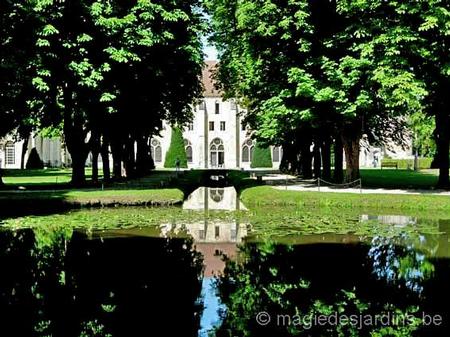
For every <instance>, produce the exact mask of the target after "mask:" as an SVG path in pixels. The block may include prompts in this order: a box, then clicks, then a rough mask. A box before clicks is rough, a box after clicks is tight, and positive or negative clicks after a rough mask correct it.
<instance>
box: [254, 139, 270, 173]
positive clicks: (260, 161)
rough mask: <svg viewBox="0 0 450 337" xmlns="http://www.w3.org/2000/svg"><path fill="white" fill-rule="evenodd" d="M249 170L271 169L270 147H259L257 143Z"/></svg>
mask: <svg viewBox="0 0 450 337" xmlns="http://www.w3.org/2000/svg"><path fill="white" fill-rule="evenodd" d="M250 167H251V168H266V167H268V168H272V154H271V153H270V147H261V146H260V145H259V144H258V142H257V143H256V145H255V147H254V149H253V156H252V162H251V164H250Z"/></svg>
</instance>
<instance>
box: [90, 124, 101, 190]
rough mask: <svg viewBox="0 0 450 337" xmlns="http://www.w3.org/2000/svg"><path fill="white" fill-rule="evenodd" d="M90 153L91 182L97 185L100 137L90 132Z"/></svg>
mask: <svg viewBox="0 0 450 337" xmlns="http://www.w3.org/2000/svg"><path fill="white" fill-rule="evenodd" d="M91 153H92V182H94V183H98V156H99V153H100V136H98V134H97V133H96V132H94V131H92V138H91Z"/></svg>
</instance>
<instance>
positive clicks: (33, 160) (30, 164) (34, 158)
mask: <svg viewBox="0 0 450 337" xmlns="http://www.w3.org/2000/svg"><path fill="white" fill-rule="evenodd" d="M25 167H26V169H28V170H40V169H43V168H44V163H43V162H42V160H41V157H39V153H38V152H37V150H36V148H35V147H33V148H32V149H31V151H30V155H29V156H28V161H27V165H26V166H25Z"/></svg>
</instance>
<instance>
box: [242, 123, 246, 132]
mask: <svg viewBox="0 0 450 337" xmlns="http://www.w3.org/2000/svg"><path fill="white" fill-rule="evenodd" d="M246 129H247V127H246V125H245V123H244V122H241V130H242V131H245V130H246Z"/></svg>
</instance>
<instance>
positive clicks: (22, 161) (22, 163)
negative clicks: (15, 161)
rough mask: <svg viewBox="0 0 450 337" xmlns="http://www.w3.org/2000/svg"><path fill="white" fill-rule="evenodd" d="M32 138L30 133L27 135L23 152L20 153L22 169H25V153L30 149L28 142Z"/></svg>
mask: <svg viewBox="0 0 450 337" xmlns="http://www.w3.org/2000/svg"><path fill="white" fill-rule="evenodd" d="M29 140H30V135H28V136H27V137H25V139H24V140H23V144H22V153H21V154H20V169H21V170H23V169H24V168H25V155H26V153H27V150H28V142H29Z"/></svg>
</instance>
